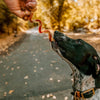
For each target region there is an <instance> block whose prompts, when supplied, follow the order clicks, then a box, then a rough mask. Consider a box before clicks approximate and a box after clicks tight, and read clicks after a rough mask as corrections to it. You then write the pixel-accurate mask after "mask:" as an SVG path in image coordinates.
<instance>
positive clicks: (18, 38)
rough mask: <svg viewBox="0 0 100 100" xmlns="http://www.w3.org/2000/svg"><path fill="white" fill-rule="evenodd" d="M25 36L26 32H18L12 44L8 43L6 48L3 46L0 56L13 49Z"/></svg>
mask: <svg viewBox="0 0 100 100" xmlns="http://www.w3.org/2000/svg"><path fill="white" fill-rule="evenodd" d="M14 38H16V37H14ZM14 38H13V39H14ZM25 38H26V34H25V33H24V32H23V33H21V34H20V33H19V34H18V37H17V38H16V40H15V41H14V42H13V43H12V44H10V45H8V46H7V48H4V50H1V51H0V56H1V55H7V54H9V52H11V51H13V50H14V49H15V48H16V47H17V46H18V45H20V43H22V42H23V40H24V39H25Z"/></svg>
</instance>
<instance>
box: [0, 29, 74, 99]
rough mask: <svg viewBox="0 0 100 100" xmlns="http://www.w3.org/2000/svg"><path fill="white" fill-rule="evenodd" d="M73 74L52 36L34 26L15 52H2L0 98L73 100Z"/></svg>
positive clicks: (0, 60) (0, 59) (0, 57)
mask: <svg viewBox="0 0 100 100" xmlns="http://www.w3.org/2000/svg"><path fill="white" fill-rule="evenodd" d="M70 74H71V70H70V68H69V66H68V64H67V63H66V62H64V61H63V60H62V59H61V58H60V57H59V56H58V55H57V54H56V53H55V52H54V51H53V50H52V48H51V45H50V42H49V41H48V36H47V35H45V34H39V33H38V32H37V28H36V29H31V30H29V31H27V36H26V38H25V39H24V40H23V42H21V43H19V45H17V46H16V48H14V50H13V51H12V52H9V54H8V55H2V56H0V100H71V94H70V92H71V91H72V90H71V86H72V82H71V78H72V77H71V76H70Z"/></svg>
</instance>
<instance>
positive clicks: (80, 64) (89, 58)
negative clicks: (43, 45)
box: [52, 31, 100, 78]
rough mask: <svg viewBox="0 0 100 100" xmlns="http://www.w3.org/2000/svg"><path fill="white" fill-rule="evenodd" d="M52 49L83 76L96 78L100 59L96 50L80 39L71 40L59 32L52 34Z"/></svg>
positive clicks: (99, 67) (99, 69)
mask: <svg viewBox="0 0 100 100" xmlns="http://www.w3.org/2000/svg"><path fill="white" fill-rule="evenodd" d="M52 47H53V49H54V50H55V51H56V49H59V51H60V52H61V54H62V56H63V57H64V58H65V59H68V60H69V61H70V62H71V63H72V64H74V65H75V66H76V67H77V68H78V70H79V71H81V72H82V73H84V74H85V75H91V74H92V75H93V77H94V78H96V77H97V76H98V75H99V73H100V58H99V56H98V54H97V52H96V50H95V49H94V48H93V47H92V46H91V45H90V44H88V43H86V42H85V41H83V40H81V39H76V40H75V39H71V38H69V37H67V36H66V35H64V34H63V33H61V32H59V31H55V32H54V41H53V42H52Z"/></svg>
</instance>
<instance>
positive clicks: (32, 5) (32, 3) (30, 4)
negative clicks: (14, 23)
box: [26, 2, 37, 11]
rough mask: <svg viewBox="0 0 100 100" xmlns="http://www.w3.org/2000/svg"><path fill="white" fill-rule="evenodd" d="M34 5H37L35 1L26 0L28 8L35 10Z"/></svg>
mask: <svg viewBox="0 0 100 100" xmlns="http://www.w3.org/2000/svg"><path fill="white" fill-rule="evenodd" d="M36 6H37V3H36V2H28V3H27V4H26V8H27V9H28V10H32V11H35V10H36Z"/></svg>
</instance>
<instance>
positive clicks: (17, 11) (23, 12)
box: [14, 10, 31, 20]
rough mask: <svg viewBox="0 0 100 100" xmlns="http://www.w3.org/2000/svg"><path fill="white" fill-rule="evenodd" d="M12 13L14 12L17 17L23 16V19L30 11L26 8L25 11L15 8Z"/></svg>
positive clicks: (26, 17)
mask: <svg viewBox="0 0 100 100" xmlns="http://www.w3.org/2000/svg"><path fill="white" fill-rule="evenodd" d="M14 14H16V15H17V16H18V17H20V18H23V19H24V20H28V18H29V16H30V14H31V12H30V11H28V10H26V11H22V10H15V11H14Z"/></svg>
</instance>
